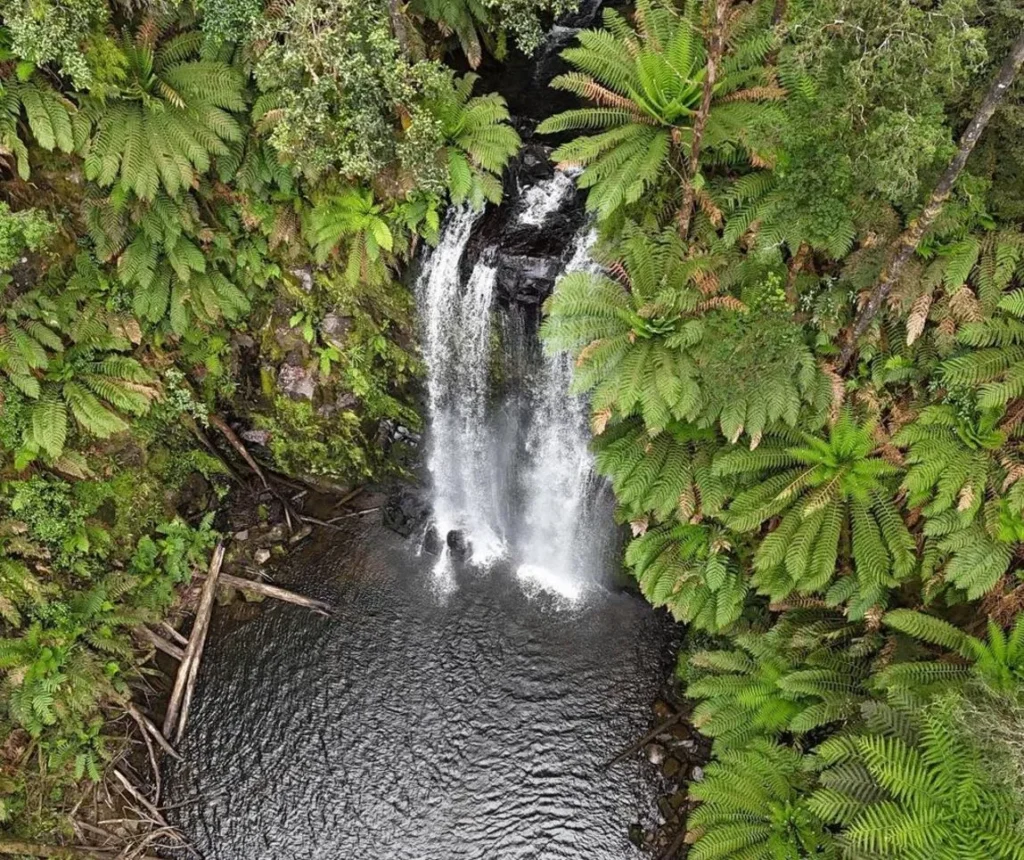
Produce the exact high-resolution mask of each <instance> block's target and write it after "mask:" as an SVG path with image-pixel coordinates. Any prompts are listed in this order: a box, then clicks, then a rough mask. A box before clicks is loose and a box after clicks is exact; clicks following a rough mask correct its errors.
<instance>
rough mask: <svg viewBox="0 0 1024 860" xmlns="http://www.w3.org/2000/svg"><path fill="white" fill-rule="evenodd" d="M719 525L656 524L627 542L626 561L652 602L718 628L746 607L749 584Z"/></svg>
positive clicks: (706, 626) (711, 628)
mask: <svg viewBox="0 0 1024 860" xmlns="http://www.w3.org/2000/svg"><path fill="white" fill-rule="evenodd" d="M731 550H732V547H731V546H730V544H729V540H728V538H727V537H726V536H725V535H724V534H723V533H722V531H721V530H720V529H716V528H713V527H709V526H703V525H689V524H682V525H676V526H662V527H658V528H655V529H651V530H650V531H648V532H647V533H646V534H644V535H642V536H641V537H638V538H636V539H635V540H633V541H632V542H631V543H630V544H629V546H628V547H626V565H627V566H629V567H631V568H632V569H633V575H634V576H636V578H637V580H638V581H639V583H640V590H641V591H642V592H643V595H644V597H646V598H647V599H648V600H649V601H650V602H651V604H652V605H654V606H664V607H666V608H667V609H668V610H669V611H670V612H671V613H672V615H673V617H674V618H675V619H676V620H677V621H682V622H686V623H688V624H692V625H693V626H694V627H695V628H697V629H699V630H707V631H708V632H711V633H717V632H719V631H721V630H724V629H726V628H728V627H729V626H730V625H732V624H733V623H734V622H735V621H736V620H737V619H738V618H739V617H740V613H741V612H742V610H743V601H744V598H745V597H746V594H747V584H746V581H745V578H744V575H743V571H742V570H741V569H740V565H739V562H738V561H737V559H736V558H735V556H734V555H733V554H732V552H731Z"/></svg>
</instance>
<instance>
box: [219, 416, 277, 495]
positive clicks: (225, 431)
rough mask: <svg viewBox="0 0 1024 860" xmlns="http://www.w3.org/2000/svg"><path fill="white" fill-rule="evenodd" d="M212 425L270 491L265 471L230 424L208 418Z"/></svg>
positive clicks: (220, 419) (221, 419)
mask: <svg viewBox="0 0 1024 860" xmlns="http://www.w3.org/2000/svg"><path fill="white" fill-rule="evenodd" d="M208 420H209V422H210V424H212V425H213V426H214V427H216V428H217V429H218V430H220V432H221V434H222V435H223V436H224V438H225V439H227V440H228V444H229V445H230V446H231V447H232V448H234V449H235V451H237V452H238V455H239V456H240V457H241V458H242V459H243V460H245V464H246V465H247V466H248V467H249V468H250V469H252V471H253V472H254V473H255V474H256V477H257V478H259V479H260V482H261V483H262V484H263V487H264V489H270V484H268V483H267V476H266V475H264V474H263V470H262V469H261V468H260V465H259V463H257V462H256V461H255V460H254V459H253V456H252V454H250V453H249V449H248V448H246V447H245V444H244V443H243V442H242V440H241V439H239V438H238V434H237V433H235V431H234V430H232V429H231V427H230V426H228V422H227V421H225V420H224V419H223V418H221V417H220V416H219V415H210V416H208Z"/></svg>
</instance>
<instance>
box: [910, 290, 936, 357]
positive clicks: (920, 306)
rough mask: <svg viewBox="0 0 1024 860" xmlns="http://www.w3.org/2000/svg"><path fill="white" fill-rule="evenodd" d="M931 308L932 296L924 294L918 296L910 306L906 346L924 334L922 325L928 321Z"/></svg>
mask: <svg viewBox="0 0 1024 860" xmlns="http://www.w3.org/2000/svg"><path fill="white" fill-rule="evenodd" d="M931 307H932V294H931V293H930V292H928V293H925V294H924V295H923V296H918V298H917V300H916V301H915V302H914V304H912V305H911V306H910V316H908V317H907V346H910V345H911V344H912V343H913V342H914V341H915V340H917V339H918V338H919V337H920V336H921V334H922V332H924V324H925V323H926V322H927V321H928V311H929V310H931Z"/></svg>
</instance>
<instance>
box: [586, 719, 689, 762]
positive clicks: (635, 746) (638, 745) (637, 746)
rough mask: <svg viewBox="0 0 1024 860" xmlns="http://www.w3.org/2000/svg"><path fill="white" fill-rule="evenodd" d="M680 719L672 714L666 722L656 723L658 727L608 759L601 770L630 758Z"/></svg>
mask: <svg viewBox="0 0 1024 860" xmlns="http://www.w3.org/2000/svg"><path fill="white" fill-rule="evenodd" d="M682 718H683V715H682V714H680V713H677V714H673V715H672V716H671V717H669V718H668V719H666V720H662V721H661V722H660V723H658V725H656V726H655V727H654V728H653V729H651V730H650V731H649V732H648V733H647V734H646V735H644V736H643V737H642V738H640V740H638V741H634V742H633V743H631V744H630V745H629V746H628V747H626V748H625V749H624V750H622V752H620V753H619V754H618V755H616V756H615V757H614V758H611V759H609V760H608V761H606V762H605V763H604V764H603V765H601V769H602V770H606V769H607V768H610V767H611V766H612V765H613V764H618V763H619V762H620V761H622V760H623V759H624V758H627V757H628V756H631V755H632V754H633V753H635V752H637V751H638V750H641V749H643V747H644V746H645V745H646V744H648V743H650V742H651V741H653V740H654V739H655V738H656V737H657V736H658V735H660V734H661V733H662V732H663V731H665V729H668V728H671V727H672V726H674V725H675V724H676V723H678V722H679V721H680V720H681V719H682Z"/></svg>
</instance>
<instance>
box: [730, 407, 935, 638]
mask: <svg viewBox="0 0 1024 860" xmlns="http://www.w3.org/2000/svg"><path fill="white" fill-rule="evenodd" d="M801 439H802V441H803V445H792V444H787V443H788V442H789V440H788V439H786V438H784V437H771V438H769V439H767V440H765V442H763V443H762V444H761V446H760V447H759V448H758V449H757V450H755V451H730V452H727V453H725V454H723V455H722V456H721V457H720V458H719V459H718V460H716V462H715V471H716V472H717V473H718V474H719V475H735V476H744V475H745V476H749V477H750V478H751V479H753V481H754V483H753V485H752V486H750V487H749V488H748V489H745V490H743V491H742V492H740V493H738V494H737V495H736V496H735V498H734V499H733V500H732V502H731V503H730V505H729V509H728V512H727V515H726V521H727V522H728V523H729V524H730V525H731V526H732V527H733V528H735V529H737V530H740V531H749V530H751V529H756V528H758V527H759V526H760V525H761V524H762V523H764V522H765V521H766V520H769V519H771V518H773V517H779V516H781V519H780V520H779V522H778V525H777V526H776V527H775V528H774V529H773V530H772V531H771V533H770V534H769V535H768V536H767V537H766V538H765V539H764V540H763V541H762V542H761V544H760V546H759V547H758V549H757V552H756V553H755V556H754V570H755V576H754V579H753V582H754V583H755V584H756V585H757V586H758V588H759V589H760V590H761V591H762V592H763V593H765V594H767V595H769V596H770V597H771V598H772V599H773V600H782V599H784V598H786V597H788V596H789V595H790V594H792V593H794V592H797V593H799V594H813V593H819V592H823V593H825V599H826V602H827V603H828V604H829V605H832V606H838V605H840V604H842V603H847V604H848V606H849V612H850V616H851V617H852V618H862V617H864V615H865V613H866V612H867V611H868V610H869V609H871V608H872V607H873V606H876V605H878V604H884V602H885V600H886V594H887V590H888V589H889V588H891V587H893V586H895V585H897V584H898V583H899V582H901V581H902V580H904V579H906V578H907V577H908V576H909V575H910V574H911V573H912V572H913V571H914V568H915V563H916V560H915V556H914V551H915V544H914V540H913V538H912V537H911V535H910V532H909V530H908V529H907V526H906V524H905V522H904V520H903V517H902V515H901V514H900V511H899V509H898V508H897V506H896V504H895V502H894V501H893V490H892V484H893V481H892V479H893V478H894V477H895V476H897V475H899V473H900V472H899V469H898V468H897V467H896V466H894V465H893V464H892V463H890V462H888V461H887V460H885V459H884V458H882V457H881V456H879V455H878V454H877V453H876V448H877V445H876V442H875V440H874V439H873V438H872V427H871V426H870V425H867V426H858V425H857V424H856V423H855V422H854V421H853V419H852V417H851V416H850V415H849V413H845V412H844V413H843V414H842V415H841V416H840V417H839V420H838V421H837V422H836V423H835V425H834V426H833V427H832V429H831V432H830V433H829V436H828V438H827V439H823V438H821V437H818V436H811V435H810V434H806V433H805V434H801ZM844 534H845V535H848V537H847V538H846V539H845V540H848V541H849V544H850V548H851V556H852V561H853V568H854V569H853V570H852V571H849V572H846V571H843V572H842V573H843V575H842V576H840V577H839V578H838V579H836V580H835V581H834V582H833V580H834V578H835V577H836V574H837V562H839V561H840V559H841V556H840V549H841V543H842V542H843V541H844V537H843V536H844Z"/></svg>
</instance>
